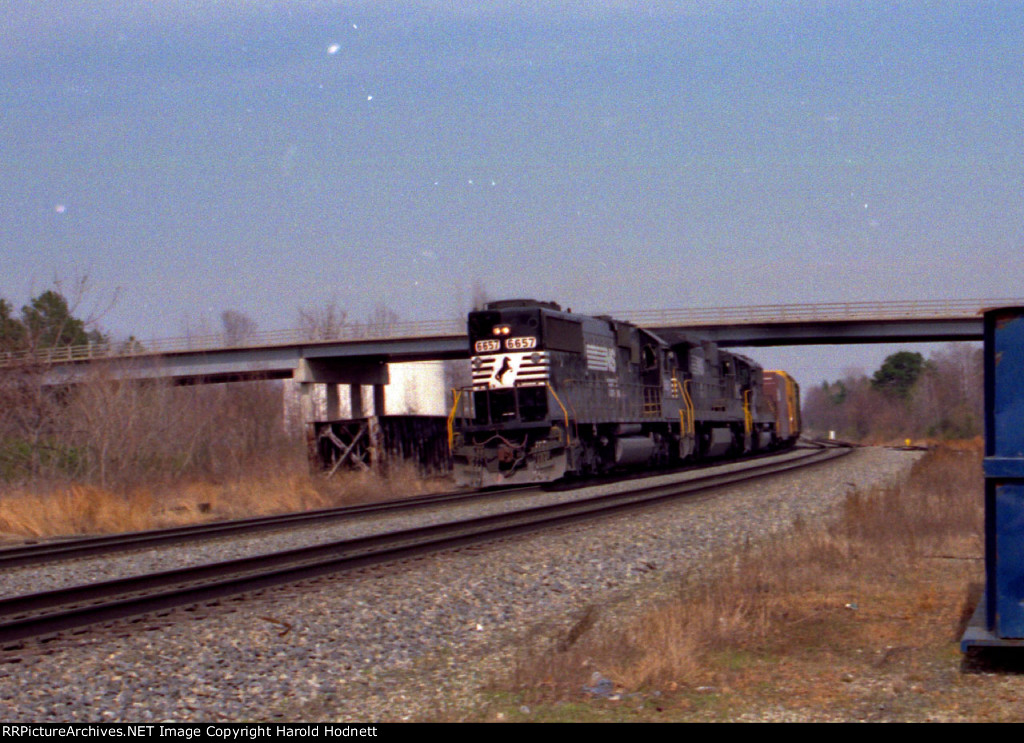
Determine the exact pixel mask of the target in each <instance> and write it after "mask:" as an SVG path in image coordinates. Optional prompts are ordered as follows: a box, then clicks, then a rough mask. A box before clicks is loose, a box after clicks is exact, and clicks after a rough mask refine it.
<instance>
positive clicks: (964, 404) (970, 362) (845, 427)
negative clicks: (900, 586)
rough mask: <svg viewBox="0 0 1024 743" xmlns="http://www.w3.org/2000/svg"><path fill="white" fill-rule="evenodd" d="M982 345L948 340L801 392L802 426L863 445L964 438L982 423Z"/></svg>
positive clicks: (979, 429) (896, 355) (976, 432)
mask: <svg viewBox="0 0 1024 743" xmlns="http://www.w3.org/2000/svg"><path fill="white" fill-rule="evenodd" d="M983 382H984V366H983V352H982V349H981V348H979V347H977V346H976V345H974V344H951V345H949V346H948V347H946V348H945V349H943V350H941V351H938V352H935V353H933V354H931V356H930V357H929V358H925V357H924V356H923V355H922V354H920V353H916V352H911V351H899V352H898V353H894V354H892V355H890V356H888V357H887V358H886V359H885V361H884V362H883V363H882V365H881V366H880V367H879V368H878V369H877V370H876V371H875V372H874V374H873V375H872V376H871V377H868V376H866V375H864V374H848V375H847V376H846V377H845V378H843V379H839V380H835V381H833V382H829V381H824V382H822V383H821V384H819V385H817V386H815V387H811V388H810V389H808V390H805V393H804V401H803V413H804V421H805V424H806V428H807V429H808V430H810V431H812V432H813V433H815V434H817V435H825V434H827V433H828V432H830V431H833V432H835V435H836V436H837V437H839V438H842V439H848V440H853V441H859V442H864V443H882V442H887V441H902V440H904V439H908V438H909V439H916V440H920V439H964V438H972V437H974V436H979V435H981V433H982V427H983V423H984V421H983V415H984V412H983V404H984V398H983V395H984V384H983Z"/></svg>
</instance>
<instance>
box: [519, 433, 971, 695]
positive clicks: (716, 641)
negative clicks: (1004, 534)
mask: <svg viewBox="0 0 1024 743" xmlns="http://www.w3.org/2000/svg"><path fill="white" fill-rule="evenodd" d="M980 493H981V465H980V448H979V447H977V446H975V447H972V448H969V449H959V450H958V449H953V448H942V449H938V450H935V451H932V452H930V453H929V454H927V455H926V456H925V457H923V458H922V459H921V460H920V461H919V463H918V464H917V465H915V467H914V468H913V470H912V471H911V473H910V475H909V477H908V479H907V480H906V481H905V482H904V483H901V484H899V485H893V486H890V487H883V488H878V489H875V490H872V491H868V492H864V491H854V492H852V493H851V494H850V495H849V496H848V498H847V499H846V502H845V504H844V506H843V509H842V512H841V515H840V517H839V518H838V519H837V520H836V521H835V522H834V523H832V524H829V525H826V526H824V527H822V528H820V529H812V528H811V527H809V526H807V525H806V524H801V525H800V526H799V528H797V529H794V531H793V532H791V533H790V534H789V535H787V536H783V537H779V538H775V539H773V540H772V541H771V542H770V543H767V544H764V545H760V546H752V547H751V546H748V547H747V548H745V549H742V550H740V552H739V553H738V554H736V555H733V556H731V557H730V559H728V560H725V561H722V562H721V563H720V564H718V565H717V566H714V567H713V568H712V569H711V571H710V574H709V573H705V574H704V575H703V576H702V578H701V579H700V580H697V579H692V580H690V581H687V582H686V585H684V586H682V587H681V590H680V598H678V599H676V600H672V601H668V602H665V603H662V604H660V605H658V606H656V607H655V608H653V609H651V610H649V611H647V612H646V613H645V614H644V615H642V616H641V617H640V618H639V619H638V620H636V621H634V622H632V623H630V624H629V625H628V626H627V627H625V628H621V627H620V628H617V629H608V628H607V627H604V628H603V629H602V630H600V631H594V632H584V633H582V635H581V636H578V637H576V638H574V639H575V641H574V642H573V643H572V644H571V646H567V645H564V644H563V645H562V647H561V648H559V647H557V645H556V647H555V648H553V649H549V650H536V651H534V652H532V653H530V654H527V655H524V656H523V657H521V659H520V661H519V663H518V665H517V667H516V670H515V673H514V674H513V677H512V679H511V680H510V682H509V684H508V686H509V687H510V688H511V689H514V690H516V691H517V692H518V693H519V694H520V695H522V697H523V698H524V699H526V700H529V701H530V702H531V703H538V702H548V703H556V702H557V703H560V702H564V701H569V700H574V699H575V700H580V698H581V697H585V696H586V695H585V694H583V692H582V691H581V690H582V689H583V687H584V686H585V685H586V684H587V683H588V679H589V678H591V676H592V675H593V674H594V673H595V672H598V671H599V672H600V673H601V674H603V675H604V676H605V677H607V678H609V679H612V680H613V681H614V684H615V688H616V689H617V690H619V691H620V692H621V694H620V696H621V697H622V698H625V697H627V696H628V695H629V694H637V693H639V694H641V695H643V694H651V693H654V694H657V695H661V694H670V695H671V694H674V695H675V700H676V701H675V704H676V710H677V712H679V711H682V712H685V711H686V710H687V709H689V710H690V712H693V709H694V708H695V707H694V705H695V704H696V703H695V701H694V700H695V699H697V698H702V697H704V696H706V694H705V692H704V691H703V690H716V691H715V693H716V694H717V693H718V692H720V691H722V690H723V689H727V690H731V691H732V692H734V693H735V692H738V691H740V690H742V692H743V693H744V694H753V695H755V696H760V697H762V698H763V699H762V701H764V700H765V699H767V700H770V701H771V703H773V704H782V705H797V706H799V705H804V704H806V705H808V706H809V707H811V708H814V707H815V706H816V705H825V707H826V708H827V706H828V705H829V704H834V703H835V700H836V694H840V693H841V691H842V690H841V688H840V687H842V683H840V682H838V681H837V680H839V679H847V678H849V679H853V678H857V677H858V673H857V672H856V671H854V670H851V671H849V672H844V671H843V669H844V668H850V669H856V668H860V667H862V666H863V664H865V663H868V664H874V663H880V664H882V665H886V664H889V665H891V664H894V663H898V662H902V660H901V659H902V658H903V656H904V655H913V654H915V653H918V652H920V649H921V648H922V647H925V646H927V644H928V643H929V642H937V643H938V644H939V645H940V646H941V647H945V646H946V645H947V644H948V643H949V642H950V641H951V640H952V639H953V636H954V633H955V631H956V629H955V628H956V624H957V623H958V622H959V621H960V620H961V617H960V604H961V603H962V602H963V586H964V585H967V584H968V583H969V582H970V580H971V579H972V578H973V579H976V578H977V575H978V574H979V572H980V569H981V562H980V556H981V554H982V542H981V534H982V498H981V496H980ZM951 570H952V571H954V574H955V575H956V576H957V577H958V580H956V581H953V583H952V584H951V583H950V581H949V575H950V571H951ZM709 575H710V576H711V577H709ZM578 634H579V633H578ZM795 668H799V671H797V670H793V669H795ZM808 669H813V671H812V673H811V675H812V677H813V674H814V673H821V674H824V675H825V677H827V678H829V679H831V682H830V683H829V684H825V685H820V684H819V685H815V684H814V683H807V681H806V679H804V678H802V677H803V675H804V674H806V673H807V672H808ZM796 675H799V676H801V678H799V679H796V678H794V676H796ZM794 690H799V694H798V695H797V696H796V697H794V696H793V691H794ZM698 706H699V705H698ZM711 706H712V707H713V708H714V709H716V710H718V712H715V713H714V714H719V713H722V714H726V713H724V712H722V708H721V706H720V705H718V704H714V705H711ZM709 714H710V713H709Z"/></svg>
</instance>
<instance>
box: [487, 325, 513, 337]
mask: <svg viewBox="0 0 1024 743" xmlns="http://www.w3.org/2000/svg"><path fill="white" fill-rule="evenodd" d="M491 332H492V333H494V334H495V335H508V334H509V333H511V332H512V328H511V327H510V326H508V325H495V326H494V327H493V328H491Z"/></svg>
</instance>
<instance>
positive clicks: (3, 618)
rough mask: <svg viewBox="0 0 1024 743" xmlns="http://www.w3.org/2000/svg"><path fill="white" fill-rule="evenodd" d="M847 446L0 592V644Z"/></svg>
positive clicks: (551, 519)
mask: <svg viewBox="0 0 1024 743" xmlns="http://www.w3.org/2000/svg"><path fill="white" fill-rule="evenodd" d="M848 452H849V449H846V448H840V447H820V448H816V449H809V450H808V449H805V450H797V451H795V452H790V453H789V454H787V455H783V456H780V457H773V458H770V459H764V460H753V461H749V462H743V463H737V464H736V465H734V466H732V467H730V468H729V471H725V472H723V471H721V468H718V469H719V471H716V472H713V473H708V474H701V473H697V474H696V476H695V477H692V478H690V479H687V480H684V481H675V482H671V483H663V484H658V485H641V486H640V487H636V488H632V489H629V490H625V491H620V492H617V493H611V494H603V495H597V496H591V497H586V498H581V499H578V500H573V501H569V502H564V503H558V504H553V505H544V506H536V507H532V508H526V509H522V510H517V511H513V512H509V513H503V514H498V515H492V516H483V517H477V518H472V519H468V520H464V521H457V522H451V523H446V524H439V525H433V526H426V527H418V528H413V529H405V530H402V531H396V532H390V533H384V534H377V535H373V536H367V537H360V538H356V539H346V540H341V541H336V542H330V543H326V544H319V545H314V546H308V547H302V548H299V549H293V550H288V551H285V552H277V553H272V554H264V555H257V556H254V557H247V558H241V559H236V560H231V561H228V562H223V563H214V564H208V565H199V566H192V567H185V568H180V569H176V570H169V571H165V572H161V573H155V574H149V575H140V576H135V577H130V578H123V579H118V580H112V581H106V582H102V583H96V584H91V585H83V586H75V587H71V588H64V589H60V590H56V591H47V592H43V593H36V594H30V595H25V596H17V597H13V598H8V599H4V600H0V649H3V650H12V649H18V648H20V647H22V645H23V642H24V641H25V640H27V639H29V638H37V639H46V638H53V637H56V636H59V635H61V634H62V633H66V632H69V631H72V630H77V629H79V628H81V627H85V626H88V625H91V624H97V623H103V622H110V621H113V620H118V619H123V618H126V617H132V616H137V615H142V614H148V613H151V612H156V611H161V610H166V609H170V608H173V607H178V606H183V605H192V604H199V603H203V602H208V601H215V600H218V599H222V598H225V597H227V596H231V595H236V594H241V593H247V592H250V591H254V590H258V589H262V588H267V587H271V586H275V585H281V584H285V583H292V582H298V581H301V580H305V579H309V578H314V577H317V576H321V575H325V574H329V573H337V572H342V571H346V570H354V569H358V568H363V567H366V566H369V565H375V564H380V563H385V562H392V561H396V560H401V559H406V558H409V557H414V556H416V555H421V554H425V553H428V552H434V551H438V550H445V549H452V548H457V547H460V546H464V545H467V544H473V543H477V542H483V541H491V540H496V539H501V538H507V537H509V536H513V535H516V534H522V533H526V532H530V531H536V530H540V529H545V528H550V527H552V526H558V525H564V524H569V523H573V522H576V521H580V520H582V519H587V518H593V517H595V516H599V515H608V514H612V513H616V512H618V511H622V510H625V509H630V508H636V507H638V506H641V505H647V504H652V503H656V502H659V501H664V500H666V499H670V498H674V497H677V496H680V495H684V494H689V493H694V492H696V491H701V490H707V489H710V488H715V487H721V486H723V485H730V484H735V483H739V482H742V481H745V480H751V479H754V478H757V477H764V476H766V475H770V474H777V473H780V472H784V471H786V470H791V469H795V468H798V467H805V466H808V465H812V464H817V463H820V462H823V461H827V460H829V459H833V458H835V457H837V456H841V455H843V454H846V453H848Z"/></svg>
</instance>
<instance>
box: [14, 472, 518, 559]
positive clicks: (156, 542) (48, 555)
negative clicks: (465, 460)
mask: <svg viewBox="0 0 1024 743" xmlns="http://www.w3.org/2000/svg"><path fill="white" fill-rule="evenodd" d="M533 490H534V488H513V489H509V490H503V491H500V492H499V491H495V492H479V491H451V492H445V493H426V494H423V495H416V496H411V497H409V498H402V499H400V500H390V501H379V502H376V503H360V504H356V505H350V506H336V507H334V508H321V509H317V510H314V511H298V512H293V513H286V514H277V515H274V516H253V517H251V518H245V519H232V520H230V521H210V522H207V523H203V524H190V525H187V526H174V527H169V528H166V529H150V530H146V531H137V532H122V533H118V534H104V535H99V536H91V537H77V538H69V539H59V540H56V541H47V542H36V543H32V544H24V545H18V546H15V547H4V548H2V549H0V570H3V569H10V568H17V567H25V566H28V565H37V564H41V563H47V562H57V561H63V560H71V559H77V558H80V557H91V556H96V555H105V554H113V553H118V552H127V551H130V550H141V549H148V548H152V547H159V546H165V545H169V544H180V543H184V542H193V541H198V540H207V539H218V538H223V537H228V536H232V535H237V534H258V533H260V532H264V531H274V530H278V529H285V528H290V527H297V526H302V525H306V524H318V523H329V522H331V521H338V520H341V519H347V518H352V517H353V516H361V515H371V516H372V515H375V514H381V515H383V514H386V513H389V512H393V511H404V510H412V509H416V508H428V507H430V506H436V505H440V504H445V503H454V502H458V501H460V500H467V499H470V498H477V499H479V498H492V497H495V496H497V495H502V496H504V497H509V496H514V495H516V494H518V493H520V491H529V492H533Z"/></svg>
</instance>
